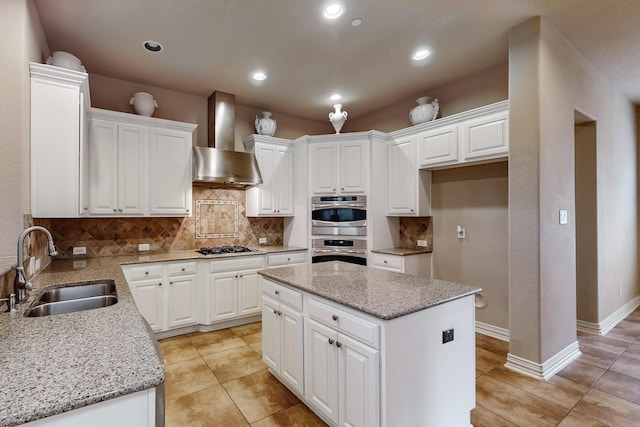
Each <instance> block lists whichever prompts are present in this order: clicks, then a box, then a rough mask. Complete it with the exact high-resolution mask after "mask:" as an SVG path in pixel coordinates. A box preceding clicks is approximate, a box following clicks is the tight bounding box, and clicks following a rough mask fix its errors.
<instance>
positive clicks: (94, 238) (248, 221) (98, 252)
mask: <svg viewBox="0 0 640 427" xmlns="http://www.w3.org/2000/svg"><path fill="white" fill-rule="evenodd" d="M198 200H220V201H227V202H237V205H238V218H237V221H238V223H237V228H238V232H237V236H235V237H222V238H197V237H196V216H192V217H189V218H167V217H162V218H156V217H144V218H130V217H129V218H117V217H116V218H82V219H45V220H43V219H35V220H34V223H35V224H36V225H43V226H45V227H47V228H48V229H49V230H50V231H51V234H52V236H53V240H54V242H55V243H56V246H57V248H58V253H59V257H63V258H64V257H73V247H74V246H84V247H86V249H87V254H86V255H82V256H83V257H85V256H86V257H98V256H111V255H126V254H133V253H138V244H140V243H147V244H149V247H150V251H149V252H152V253H153V252H155V253H158V252H170V251H176V250H184V249H197V248H200V247H202V246H225V245H241V246H258V238H259V237H266V238H267V244H268V245H282V235H283V229H284V220H283V218H247V217H246V216H245V191H244V190H233V189H214V188H209V187H206V186H200V185H194V186H193V208H192V212H196V209H195V206H196V203H197V201H198ZM45 224H46V225H45ZM213 227H214V228H215V224H214V225H213Z"/></svg>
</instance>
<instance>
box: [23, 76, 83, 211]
mask: <svg viewBox="0 0 640 427" xmlns="http://www.w3.org/2000/svg"><path fill="white" fill-rule="evenodd" d="M29 65H30V72H31V150H30V151H31V214H32V215H33V217H35V218H78V217H83V216H86V215H87V214H88V211H89V206H88V193H87V185H86V184H87V180H88V176H87V164H88V159H87V154H88V150H87V141H88V139H87V138H88V126H89V120H88V116H89V108H90V105H91V102H90V99H89V87H88V74H87V73H82V72H77V71H72V70H67V69H64V68H60V67H54V66H51V65H44V64H35V63H31V64H29ZM61 190H63V191H61Z"/></svg>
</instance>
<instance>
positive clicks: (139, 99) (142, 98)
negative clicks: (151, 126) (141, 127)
mask: <svg viewBox="0 0 640 427" xmlns="http://www.w3.org/2000/svg"><path fill="white" fill-rule="evenodd" d="M129 105H133V109H134V110H136V113H138V114H139V115H141V116H147V117H151V116H153V112H154V111H155V109H156V108H158V101H156V100H155V99H153V95H151V94H150V93H147V92H137V93H135V94H134V95H133V96H132V97H131V99H130V100H129Z"/></svg>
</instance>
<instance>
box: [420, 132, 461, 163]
mask: <svg viewBox="0 0 640 427" xmlns="http://www.w3.org/2000/svg"><path fill="white" fill-rule="evenodd" d="M418 161H419V165H420V166H421V167H427V166H440V165H448V164H453V163H457V162H458V125H451V126H443V127H441V128H438V129H433V130H430V131H427V132H424V133H421V134H419V135H418Z"/></svg>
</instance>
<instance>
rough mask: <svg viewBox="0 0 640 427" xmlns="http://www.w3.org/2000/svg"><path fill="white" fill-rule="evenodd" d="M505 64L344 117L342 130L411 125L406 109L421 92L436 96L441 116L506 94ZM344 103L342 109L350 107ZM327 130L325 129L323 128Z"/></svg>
mask: <svg viewBox="0 0 640 427" xmlns="http://www.w3.org/2000/svg"><path fill="white" fill-rule="evenodd" d="M507 79H508V64H503V65H500V66H497V67H493V68H490V69H488V70H486V71H484V72H482V73H476V74H474V75H472V76H469V77H467V78H465V79H462V80H459V81H456V82H455V83H451V84H448V85H444V86H440V87H435V88H431V89H425V90H416V94H415V96H413V97H411V98H407V99H404V100H402V101H400V102H397V103H394V104H392V105H389V106H387V107H385V108H382V109H380V110H378V111H375V112H373V113H369V114H367V115H365V116H363V117H361V118H357V119H354V120H349V119H347V121H346V123H345V125H344V128H343V130H342V132H364V131H368V130H371V129H375V130H379V131H382V132H392V131H394V130H398V129H402V128H406V127H408V126H411V122H410V121H409V111H410V110H411V109H412V108H413V107H415V106H416V105H418V104H416V99H417V98H418V97H420V96H429V97H430V98H431V99H434V98H438V103H439V105H440V114H439V115H438V118H440V117H446V116H450V115H452V114H456V113H461V112H463V111H467V110H471V109H473V108H477V107H482V106H484V105H488V104H492V103H494V102H498V101H504V100H505V99H507V98H508V96H509V95H508V82H507ZM348 107H349V106H348V105H346V106H345V110H347V111H348V110H349V108H348ZM325 133H328V132H325Z"/></svg>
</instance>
